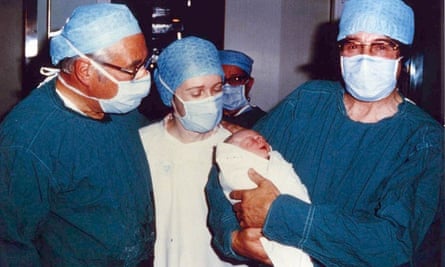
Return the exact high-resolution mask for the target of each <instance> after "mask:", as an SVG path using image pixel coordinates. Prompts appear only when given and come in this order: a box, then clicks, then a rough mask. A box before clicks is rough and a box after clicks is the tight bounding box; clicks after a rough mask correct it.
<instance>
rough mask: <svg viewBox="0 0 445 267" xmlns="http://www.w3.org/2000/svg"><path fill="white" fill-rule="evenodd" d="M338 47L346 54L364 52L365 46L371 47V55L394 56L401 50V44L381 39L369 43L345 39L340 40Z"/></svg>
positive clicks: (353, 54) (351, 54)
mask: <svg viewBox="0 0 445 267" xmlns="http://www.w3.org/2000/svg"><path fill="white" fill-rule="evenodd" d="M338 47H339V48H340V50H341V52H342V53H343V55H344V56H356V55H359V54H363V53H364V51H365V47H369V52H368V53H369V54H370V55H371V56H377V57H385V58H394V57H396V56H397V54H398V52H399V48H400V46H399V45H398V44H396V43H395V42H393V41H390V40H388V41H386V40H379V41H376V42H373V43H369V44H363V43H359V42H356V41H353V40H348V39H344V40H342V41H340V42H339V44H338Z"/></svg>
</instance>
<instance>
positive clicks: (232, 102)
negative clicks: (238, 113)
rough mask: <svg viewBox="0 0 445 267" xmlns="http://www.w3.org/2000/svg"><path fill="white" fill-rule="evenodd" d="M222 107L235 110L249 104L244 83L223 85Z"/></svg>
mask: <svg viewBox="0 0 445 267" xmlns="http://www.w3.org/2000/svg"><path fill="white" fill-rule="evenodd" d="M223 92H224V95H223V107H224V109H227V110H237V109H240V108H242V107H245V106H246V105H248V104H249V101H247V99H246V94H245V92H246V85H245V84H241V85H230V84H228V83H226V84H224V85H223Z"/></svg>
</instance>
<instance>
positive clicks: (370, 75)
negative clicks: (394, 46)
mask: <svg viewBox="0 0 445 267" xmlns="http://www.w3.org/2000/svg"><path fill="white" fill-rule="evenodd" d="M399 61H400V58H398V59H387V58H381V57H373V56H368V55H357V56H352V57H344V56H342V57H341V60H340V65H341V73H342V76H343V80H344V81H345V85H346V90H347V91H348V92H349V93H350V94H351V95H352V96H353V97H354V98H356V99H358V100H361V101H367V102H373V101H378V100H381V99H383V98H385V97H387V96H388V95H389V94H391V92H392V91H393V90H394V89H395V88H396V85H397V71H398V66H399Z"/></svg>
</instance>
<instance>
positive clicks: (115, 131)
mask: <svg viewBox="0 0 445 267" xmlns="http://www.w3.org/2000/svg"><path fill="white" fill-rule="evenodd" d="M50 56H51V60H52V63H53V64H54V65H56V66H57V67H58V68H60V70H59V72H56V71H55V72H54V73H55V75H54V76H53V77H51V78H50V79H47V80H45V81H44V82H43V83H42V84H41V85H40V86H39V87H38V88H36V89H34V90H33V91H32V92H31V94H30V95H29V96H28V97H27V98H26V99H24V100H23V101H21V103H19V104H18V105H17V106H16V107H15V108H14V109H13V110H12V111H11V112H10V113H9V114H8V116H7V117H6V118H5V119H4V121H3V122H2V124H1V125H0V229H1V230H0V248H1V249H3V251H2V252H3V253H0V254H2V255H4V257H5V258H3V257H2V263H4V262H6V263H5V264H6V266H136V265H138V264H142V265H146V266H150V265H151V263H150V258H151V257H152V254H153V247H154V240H155V233H154V231H155V228H154V206H153V200H152V197H151V195H152V186H151V180H150V172H149V167H148V165H147V161H146V158H145V153H144V150H143V146H142V143H141V141H140V139H139V135H138V129H139V128H140V127H141V126H142V125H145V123H146V122H145V119H144V118H143V117H142V116H141V115H140V114H139V113H138V112H137V111H134V109H136V107H137V106H138V105H139V103H140V101H141V99H142V98H143V97H145V96H146V95H147V94H148V90H149V88H150V75H149V73H148V72H147V70H146V68H145V65H144V64H145V62H146V61H147V58H148V53H147V47H146V43H145V39H144V36H143V34H142V33H141V29H140V28H139V25H138V22H137V21H136V19H135V17H134V16H133V14H132V13H131V12H130V10H129V9H128V8H127V7H126V6H125V5H119V4H92V5H84V6H79V7H77V8H76V9H75V10H74V11H73V13H72V14H71V16H70V18H69V19H68V20H67V22H66V24H65V25H64V27H63V29H61V31H60V32H59V33H58V35H56V36H54V37H53V38H52V39H51V41H50Z"/></svg>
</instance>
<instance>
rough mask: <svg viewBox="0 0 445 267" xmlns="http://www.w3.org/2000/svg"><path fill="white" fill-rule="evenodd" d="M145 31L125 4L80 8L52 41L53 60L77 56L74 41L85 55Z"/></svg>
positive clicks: (54, 62)
mask: <svg viewBox="0 0 445 267" xmlns="http://www.w3.org/2000/svg"><path fill="white" fill-rule="evenodd" d="M138 33H141V29H140V27H139V24H138V22H137V20H136V18H135V17H134V16H133V14H132V13H131V11H130V10H129V9H128V7H127V6H125V5H121V4H109V3H100V4H91V5H84V6H80V7H77V8H76V9H75V10H74V11H73V13H72V14H71V16H70V17H69V18H68V19H67V21H66V23H65V25H64V26H63V28H62V30H61V31H60V33H59V34H58V35H56V36H54V37H53V38H52V39H51V42H50V55H51V61H52V63H53V64H54V65H57V64H58V63H59V61H60V60H62V59H64V58H69V57H73V56H76V55H77V53H76V52H75V51H74V50H73V49H72V48H71V46H70V45H68V42H70V43H71V44H72V45H73V46H74V47H75V48H77V49H78V50H79V51H80V52H82V53H84V54H88V53H93V52H96V51H98V50H100V49H102V48H107V47H109V46H111V45H113V44H115V43H116V42H118V41H120V40H121V39H123V38H125V37H128V36H131V35H134V34H138Z"/></svg>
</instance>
